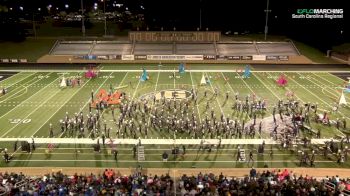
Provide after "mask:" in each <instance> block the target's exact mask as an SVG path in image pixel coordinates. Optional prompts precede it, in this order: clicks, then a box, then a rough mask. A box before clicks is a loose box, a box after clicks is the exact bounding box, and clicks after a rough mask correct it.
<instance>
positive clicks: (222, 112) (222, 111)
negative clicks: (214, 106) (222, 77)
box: [205, 72, 225, 118]
mask: <svg viewBox="0 0 350 196" xmlns="http://www.w3.org/2000/svg"><path fill="white" fill-rule="evenodd" d="M205 74H206V75H207V77H208V79H209V81H210V82H209V84H210V87H211V89H212V91H213V92H215V90H214V87H213V85H212V84H211V83H212V80H211V79H210V78H209V75H208V73H207V72H205ZM215 99H216V102H217V103H218V105H219V108H220V110H221V114H223V115H224V118H225V113H224V110H223V109H222V107H221V105H220V102H219V100H218V97H217V96H216V97H215Z"/></svg>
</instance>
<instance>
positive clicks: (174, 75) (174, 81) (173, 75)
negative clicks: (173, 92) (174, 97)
mask: <svg viewBox="0 0 350 196" xmlns="http://www.w3.org/2000/svg"><path fill="white" fill-rule="evenodd" d="M173 76H174V89H175V88H176V85H175V80H176V73H175V69H174V75H173Z"/></svg>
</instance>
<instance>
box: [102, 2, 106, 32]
mask: <svg viewBox="0 0 350 196" xmlns="http://www.w3.org/2000/svg"><path fill="white" fill-rule="evenodd" d="M101 1H102V2H103V15H104V19H105V37H106V36H107V17H106V1H107V0H101Z"/></svg>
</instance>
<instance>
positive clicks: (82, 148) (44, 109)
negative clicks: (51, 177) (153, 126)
mask: <svg viewBox="0 0 350 196" xmlns="http://www.w3.org/2000/svg"><path fill="white" fill-rule="evenodd" d="M106 69H107V68H105V69H104V71H101V72H100V73H99V75H98V77H97V78H95V79H84V82H83V84H82V85H81V87H73V88H72V87H67V88H65V89H61V88H59V80H60V78H61V77H62V73H60V72H25V71H23V72H19V73H17V74H14V75H12V76H10V77H8V78H6V79H4V80H2V81H0V87H1V89H2V88H3V87H6V88H8V90H9V92H8V93H7V94H6V95H3V96H1V97H0V138H30V137H34V138H36V137H38V138H42V137H48V135H49V124H50V123H52V124H53V127H54V135H55V137H61V138H76V137H77V135H76V134H73V135H72V134H69V133H66V132H63V133H62V132H61V131H60V126H59V120H60V119H63V118H64V116H65V113H66V112H68V113H69V114H74V113H77V112H80V111H82V112H84V113H88V104H89V102H90V94H91V92H94V93H97V92H98V90H100V89H109V88H110V86H112V87H113V88H115V89H116V88H118V87H123V86H126V87H124V88H121V89H119V90H120V91H122V92H125V93H126V95H127V97H128V98H129V99H133V100H138V99H139V98H140V97H141V96H143V95H145V94H148V93H154V92H158V91H161V90H168V89H184V90H190V89H192V88H193V89H196V90H197V92H198V97H199V98H198V102H197V105H194V104H192V105H191V106H192V109H193V111H194V112H195V113H196V117H197V118H198V120H201V119H203V118H204V116H205V115H206V114H207V112H208V111H207V110H206V104H207V102H208V101H209V102H210V103H211V107H212V108H213V109H214V111H215V114H216V116H220V115H221V113H224V115H225V116H229V117H231V118H238V119H247V120H249V118H250V117H249V116H248V115H247V114H245V113H237V112H233V111H232V109H231V106H232V105H233V104H234V100H233V97H234V94H235V93H236V92H238V93H239V95H240V96H243V97H244V96H246V95H248V94H249V95H255V96H256V97H258V98H260V99H265V100H266V101H267V111H266V112H265V114H264V117H266V116H270V115H271V111H272V107H273V106H274V105H275V104H276V103H277V101H278V100H284V99H286V93H287V92H288V91H293V92H294V94H295V99H296V100H298V101H300V102H302V103H308V102H312V103H315V102H317V103H318V106H319V111H320V113H322V111H328V112H329V113H330V118H331V119H335V118H342V117H345V118H346V120H347V122H348V123H349V122H350V121H349V116H350V109H349V107H341V108H340V109H339V111H338V112H336V113H332V112H331V111H332V108H333V106H334V104H335V103H336V102H338V99H339V97H340V95H341V93H340V90H339V89H338V88H337V87H343V86H344V82H345V81H344V79H342V78H340V77H338V76H336V75H333V74H331V73H326V72H314V73H313V72H288V73H284V74H286V76H287V78H288V85H287V87H285V88H283V87H279V86H277V85H276V82H275V80H276V79H277V78H278V77H279V76H280V74H281V72H254V73H252V76H251V77H250V78H246V79H244V78H242V77H241V74H240V73H237V72H226V71H225V70H223V71H222V72H220V71H219V72H206V70H193V72H191V71H188V72H186V73H184V74H178V73H177V74H176V76H177V77H175V78H173V77H172V74H173V73H172V72H171V71H169V70H168V71H167V72H163V71H164V70H163V71H158V70H157V69H155V70H153V71H149V73H148V74H149V77H150V80H148V81H146V82H140V80H139V77H140V75H141V70H140V71H135V70H130V71H125V72H124V71H115V70H113V71H112V70H111V71H108V70H106ZM242 69H243V67H242ZM159 70H162V68H160V69H159ZM203 74H204V75H205V76H207V77H208V78H210V81H211V83H210V85H209V84H208V85H204V86H201V85H199V84H200V80H201V78H202V76H203ZM340 74H341V75H342V76H343V78H344V77H345V78H346V76H349V75H350V74H347V73H340ZM0 75H1V73H0ZM77 75H80V76H82V75H83V70H81V71H80V72H79V71H74V72H73V71H72V72H66V73H65V77H69V76H77ZM224 78H226V79H227V80H225V79H224ZM216 88H217V89H218V90H219V94H218V96H217V97H216V98H213V97H212V94H213V92H214V89H216ZM205 91H207V92H208V93H209V96H208V97H207V98H205V97H204V96H203V94H204V92H205ZM226 92H229V94H230V99H228V100H225V95H226ZM349 98H350V95H348V94H346V99H347V100H350V99H349ZM102 116H103V119H104V120H105V121H106V124H107V126H108V127H112V131H111V135H112V137H117V129H116V128H115V125H114V122H113V118H112V116H111V114H110V110H109V109H107V110H105V111H104V112H103V114H102ZM311 127H312V128H314V129H319V128H320V129H322V137H324V138H331V137H335V136H336V135H342V134H343V133H342V131H345V132H346V131H347V130H342V129H341V130H338V129H336V128H335V127H334V126H330V127H328V126H324V125H320V124H316V123H313V122H312V123H311ZM305 134H306V133H305ZM89 136H91V133H85V134H84V137H89ZM119 137H120V135H119ZM124 137H129V138H131V137H132V136H131V135H126V136H124ZM137 137H141V138H157V137H158V138H169V137H173V135H172V134H169V133H167V132H163V131H161V132H160V131H156V130H150V132H149V134H148V135H147V136H146V135H144V134H138V135H137ZM176 137H177V138H183V139H184V138H187V137H188V138H191V137H193V135H189V134H187V133H177V136H176ZM202 137H203V138H210V137H213V136H212V135H209V134H205V135H203V136H202ZM216 137H217V136H214V138H216ZM255 137H256V138H262V139H264V138H266V139H268V138H270V136H269V134H268V133H264V132H263V133H262V134H261V135H256V136H255ZM12 145H13V144H12V143H9V142H2V143H1V146H0V147H1V148H4V147H7V148H9V151H10V152H11V153H12V152H13V150H12V149H13V147H12ZM38 147H39V148H38V149H37V150H36V151H35V152H34V153H33V154H26V153H22V152H19V151H17V152H15V153H14V156H15V158H14V160H13V161H12V162H11V163H10V164H8V165H7V166H96V167H107V166H119V167H134V166H136V165H137V164H138V162H137V161H136V160H135V159H134V158H133V155H132V146H131V145H121V146H120V147H119V149H120V150H119V156H118V158H119V161H118V162H117V163H116V162H115V161H114V159H113V155H111V154H109V153H108V152H109V151H108V145H106V148H103V149H102V152H101V153H94V152H93V150H92V147H91V145H83V144H78V145H75V144H64V145H63V144H62V145H58V146H56V148H55V149H54V150H53V152H51V153H50V154H47V153H46V149H47V147H46V146H45V145H39V146H38ZM170 148H171V145H164V146H160V145H146V146H145V154H146V161H144V162H142V164H143V165H144V167H246V166H247V165H246V164H243V163H236V162H235V161H234V152H235V151H236V149H237V147H236V146H232V145H231V146H228V145H227V146H224V147H223V148H221V149H219V150H218V151H217V150H216V149H215V150H213V151H212V152H210V153H208V152H205V151H198V150H197V149H198V146H195V145H189V146H187V148H188V152H187V154H186V155H185V157H183V158H181V157H180V158H177V159H172V158H171V159H170V160H169V162H168V163H163V162H162V161H161V153H162V152H163V151H164V149H167V150H170ZM244 148H247V149H248V148H249V149H253V148H256V147H254V146H252V145H246V146H244ZM271 148H272V149H273V150H274V157H273V158H272V159H271V158H270V157H269V156H268V155H265V156H256V159H255V160H257V161H258V162H256V163H255V166H257V167H263V165H264V164H265V163H266V164H268V165H269V166H272V167H287V166H288V167H293V166H296V165H297V163H298V161H296V157H297V155H296V154H297V153H294V154H293V153H291V152H290V151H289V150H282V149H280V148H279V147H278V146H277V145H274V146H271ZM267 149H270V146H268V147H267ZM77 151H79V152H78V153H76V152H77ZM316 161H318V163H317V164H318V165H320V166H324V167H337V166H338V165H337V164H336V163H334V162H333V161H332V160H329V159H325V158H323V157H322V156H321V155H318V156H317V159H316ZM1 166H5V165H4V163H3V162H2V163H1ZM347 166H349V164H348V163H346V164H344V165H343V166H342V167H347Z"/></svg>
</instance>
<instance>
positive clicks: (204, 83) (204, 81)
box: [200, 74, 207, 85]
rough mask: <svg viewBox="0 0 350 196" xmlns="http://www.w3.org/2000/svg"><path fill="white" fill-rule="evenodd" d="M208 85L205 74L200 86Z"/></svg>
mask: <svg viewBox="0 0 350 196" xmlns="http://www.w3.org/2000/svg"><path fill="white" fill-rule="evenodd" d="M206 84H207V81H206V80H205V77H204V74H203V75H202V79H201V84H200V85H206Z"/></svg>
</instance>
